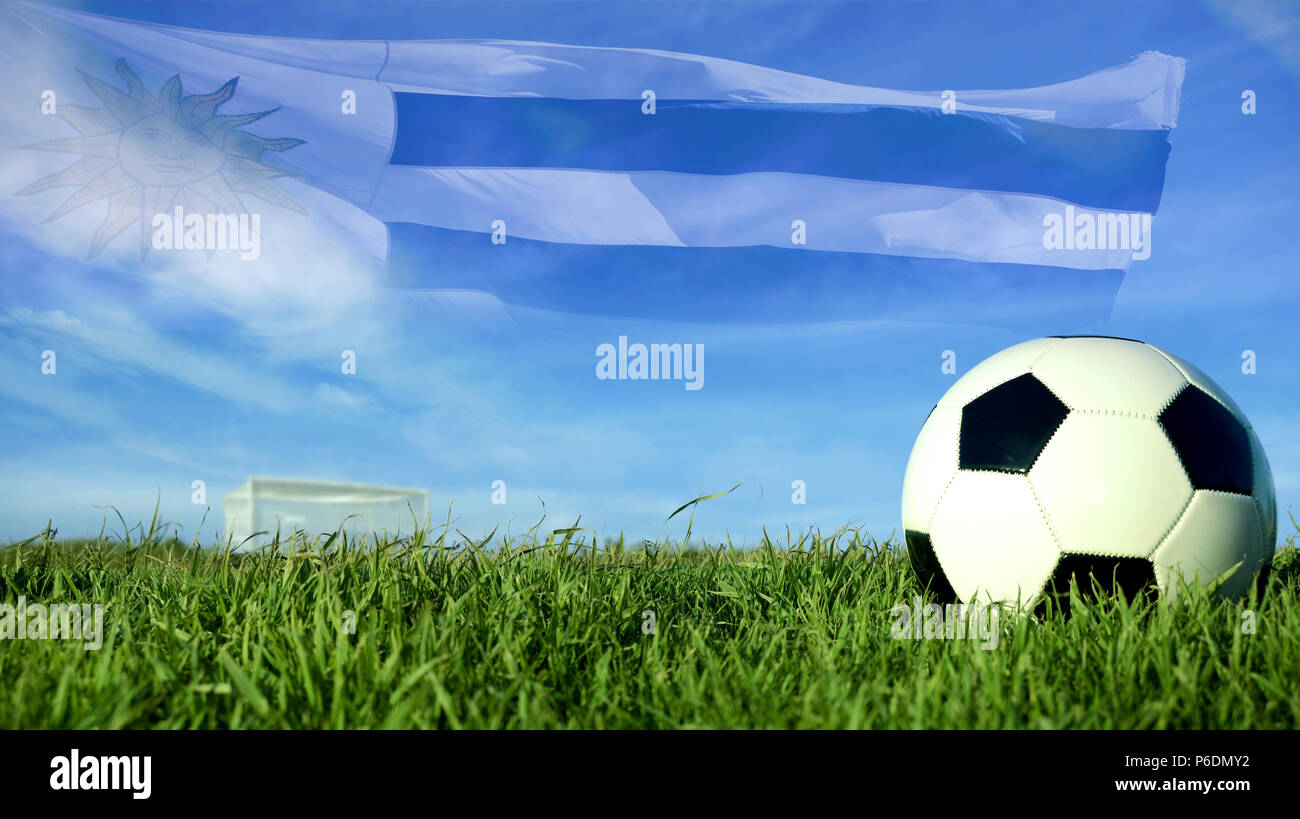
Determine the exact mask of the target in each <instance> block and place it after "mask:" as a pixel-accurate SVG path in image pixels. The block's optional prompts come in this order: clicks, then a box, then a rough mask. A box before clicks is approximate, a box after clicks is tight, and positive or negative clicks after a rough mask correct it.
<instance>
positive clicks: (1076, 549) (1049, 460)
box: [1029, 413, 1192, 557]
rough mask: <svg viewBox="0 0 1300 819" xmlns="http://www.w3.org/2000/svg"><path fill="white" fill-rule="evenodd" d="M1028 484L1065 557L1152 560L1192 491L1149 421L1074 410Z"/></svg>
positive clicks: (1167, 445) (1157, 428)
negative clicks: (1038, 499) (1095, 556)
mask: <svg viewBox="0 0 1300 819" xmlns="http://www.w3.org/2000/svg"><path fill="white" fill-rule="evenodd" d="M1029 481H1030V483H1032V484H1033V486H1034V489H1035V490H1037V492H1038V497H1039V498H1041V499H1042V502H1043V509H1044V511H1045V512H1046V514H1047V519H1048V520H1049V521H1050V522H1051V524H1052V529H1053V530H1054V531H1055V532H1056V537H1057V540H1058V541H1059V542H1060V544H1061V551H1062V552H1065V553H1067V554H1089V555H1112V556H1115V557H1148V556H1149V555H1150V554H1151V552H1152V551H1154V550H1155V548H1156V546H1158V545H1160V539H1161V538H1162V537H1164V535H1165V533H1166V532H1168V531H1169V528H1170V527H1171V526H1173V525H1174V522H1175V521H1177V520H1178V516H1179V515H1180V514H1181V513H1182V511H1183V509H1184V508H1185V507H1186V506H1187V502H1188V500H1190V499H1191V496H1192V484H1191V482H1190V481H1188V480H1187V475H1186V473H1185V472H1184V471H1183V467H1182V464H1181V463H1179V460H1178V454H1177V453H1176V452H1175V451H1174V447H1173V445H1172V444H1170V443H1169V439H1168V438H1167V437H1165V434H1164V432H1162V431H1161V429H1160V425H1159V424H1158V423H1157V422H1156V421H1155V420H1154V419H1151V418H1143V417H1138V416H1126V415H1111V414H1106V413H1096V414H1081V413H1071V414H1070V415H1069V416H1068V417H1067V418H1066V419H1065V422H1064V423H1062V424H1061V428H1060V429H1058V430H1057V431H1056V435H1054V436H1053V437H1052V440H1051V441H1050V442H1049V443H1048V444H1047V448H1046V449H1044V450H1043V453H1042V454H1041V455H1039V456H1038V461H1037V462H1036V463H1035V464H1034V466H1033V468H1032V469H1030V470H1029Z"/></svg>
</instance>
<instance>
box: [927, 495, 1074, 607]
mask: <svg viewBox="0 0 1300 819" xmlns="http://www.w3.org/2000/svg"><path fill="white" fill-rule="evenodd" d="M930 541H931V544H932V546H933V547H934V553H935V555H936V556H937V557H938V559H939V563H940V564H941V565H942V566H943V571H944V574H945V575H946V576H947V578H948V582H949V583H950V584H951V585H952V588H953V590H954V591H956V592H957V596H958V597H959V598H960V599H961V600H963V601H967V602H969V601H971V600H978V601H979V602H989V601H992V602H998V603H1015V602H1016V601H1017V599H1019V601H1020V602H1021V603H1023V604H1024V605H1026V606H1028V605H1032V604H1033V603H1034V602H1035V601H1036V600H1037V597H1038V593H1039V592H1040V591H1042V589H1043V587H1044V585H1046V583H1047V579H1048V578H1049V577H1051V575H1052V570H1053V569H1055V568H1056V561H1057V558H1058V556H1059V555H1058V553H1057V549H1056V543H1055V542H1054V541H1053V539H1052V532H1051V530H1050V529H1049V528H1048V526H1047V522H1046V521H1045V520H1044V519H1043V515H1042V512H1041V511H1039V508H1038V501H1036V500H1035V499H1034V493H1033V491H1032V490H1031V489H1030V488H1029V482H1028V481H1027V480H1025V477H1024V476H1023V475H1010V474H1006V473H1002V472H958V473H957V475H956V477H954V478H953V479H952V483H951V484H950V485H949V486H948V491H947V492H945V493H944V495H943V498H942V499H941V500H940V501H939V509H938V511H937V512H935V515H934V521H933V522H932V524H931V526H930Z"/></svg>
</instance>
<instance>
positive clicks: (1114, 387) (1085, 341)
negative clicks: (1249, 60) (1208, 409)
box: [1030, 338, 1187, 417]
mask: <svg viewBox="0 0 1300 819" xmlns="http://www.w3.org/2000/svg"><path fill="white" fill-rule="evenodd" d="M1030 372H1032V373H1033V374H1034V376H1035V377H1037V378H1038V380H1040V381H1042V382H1043V383H1044V384H1046V385H1047V388H1048V389H1049V390H1051V391H1052V392H1053V393H1055V394H1056V397H1057V398H1059V399H1061V401H1062V402H1063V403H1065V405H1066V406H1068V407H1069V408H1070V409H1072V410H1118V411H1122V412H1134V413H1141V414H1144V415H1150V416H1152V417H1154V416H1156V415H1158V414H1159V413H1160V411H1161V410H1162V409H1164V408H1165V406H1166V405H1167V404H1168V403H1169V402H1170V401H1172V400H1173V398H1174V396H1175V395H1177V394H1178V391H1179V390H1181V389H1182V388H1183V387H1184V386H1186V384H1187V379H1186V378H1184V377H1183V374H1182V373H1181V372H1179V371H1178V368H1177V367H1175V366H1174V365H1173V364H1171V363H1170V362H1169V360H1168V359H1166V358H1165V357H1164V356H1162V355H1161V354H1160V353H1159V352H1157V351H1156V350H1155V349H1154V348H1152V347H1148V346H1147V345H1145V344H1143V343H1141V342H1139V341H1125V340H1123V339H1118V338H1067V339H1065V340H1063V342H1062V343H1061V344H1058V345H1056V346H1054V347H1052V348H1051V349H1050V350H1048V351H1047V352H1046V353H1044V354H1043V356H1042V357H1041V358H1040V359H1039V360H1038V361H1037V363H1035V364H1034V366H1033V368H1032V369H1031V370H1030Z"/></svg>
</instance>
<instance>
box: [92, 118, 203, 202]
mask: <svg viewBox="0 0 1300 819" xmlns="http://www.w3.org/2000/svg"><path fill="white" fill-rule="evenodd" d="M117 157H118V162H120V163H121V164H122V170H124V171H126V172H127V174H128V175H129V176H131V178H133V179H135V180H136V181H137V182H139V183H141V184H143V185H160V186H170V185H185V184H188V183H190V182H197V181H198V180H200V179H202V178H204V177H205V176H208V175H209V174H211V173H212V172H213V171H215V170H217V169H218V168H220V167H221V165H222V164H223V163H224V162H225V161H226V156H225V154H224V153H222V152H221V149H220V148H218V147H217V146H216V145H215V144H213V142H212V140H210V139H208V138H207V137H205V136H203V135H202V134H200V133H197V132H196V131H191V130H190V129H189V128H186V127H185V126H183V125H181V124H180V123H178V122H174V121H172V120H170V119H168V118H167V117H164V116H163V115H161V114H153V115H151V116H147V117H145V118H144V119H142V120H140V121H139V122H136V123H134V124H133V125H131V126H130V127H129V128H127V129H126V130H125V131H123V132H122V138H121V140H120V141H119V142H118V146H117Z"/></svg>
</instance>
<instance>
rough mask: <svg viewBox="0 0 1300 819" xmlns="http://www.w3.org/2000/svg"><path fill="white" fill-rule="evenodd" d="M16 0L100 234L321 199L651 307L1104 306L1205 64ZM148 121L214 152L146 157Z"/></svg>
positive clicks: (495, 268) (363, 243)
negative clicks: (982, 57) (1026, 65)
mask: <svg viewBox="0 0 1300 819" xmlns="http://www.w3.org/2000/svg"><path fill="white" fill-rule="evenodd" d="M9 11H10V12H11V16H10V19H9V20H7V21H5V23H4V25H5V26H6V27H7V28H8V29H9V30H10V32H11V33H12V32H13V31H14V30H22V31H28V32H30V34H29V36H31V37H33V38H35V37H37V36H39V37H40V38H44V41H45V42H46V43H47V44H48V48H49V49H50V50H51V53H52V59H55V60H59V61H62V62H63V63H65V64H71V65H75V66H76V67H77V68H78V69H79V71H80V72H81V75H82V82H83V83H84V84H83V85H82V86H81V87H80V88H76V89H73V88H68V89H64V96H63V97H62V98H63V99H70V98H73V99H77V100H78V104H77V105H67V104H64V105H61V106H60V109H59V116H60V117H61V118H63V119H64V120H66V121H67V123H68V124H69V125H71V126H72V129H75V135H70V136H65V137H63V138H60V139H54V140H47V141H45V142H42V143H37V144H35V145H32V146H29V147H32V148H37V149H41V150H52V151H62V152H66V153H71V154H79V155H80V157H81V159H79V160H78V161H77V163H76V164H75V165H73V166H71V167H69V168H68V169H66V170H64V171H62V172H60V173H59V174H54V175H51V176H49V177H47V178H44V179H39V180H33V182H32V183H31V184H30V185H28V186H27V187H25V188H24V189H23V190H22V191H19V193H25V194H31V193H36V192H39V191H42V190H45V189H48V188H51V187H73V188H75V190H73V191H72V193H71V198H70V199H69V200H68V201H67V202H65V203H64V205H63V206H61V207H60V208H59V211H56V213H55V214H54V215H55V216H56V217H57V216H58V215H61V213H63V212H66V210H65V209H70V208H73V207H80V206H82V205H86V204H89V203H91V202H98V201H100V200H104V201H107V202H108V203H109V213H108V215H107V217H106V218H105V222H104V224H103V225H101V226H100V229H99V230H98V231H97V232H96V233H95V235H94V237H87V238H88V240H91V250H92V252H98V251H99V250H100V249H102V248H103V247H105V246H106V245H107V244H109V243H111V242H115V241H128V240H127V239H123V238H119V237H120V236H121V234H123V233H128V235H130V234H129V231H130V229H131V228H132V227H133V226H135V225H137V224H146V223H148V222H149V219H150V217H151V215H152V214H154V213H157V212H166V211H167V210H168V209H169V208H171V207H174V206H178V205H180V206H184V207H186V208H187V209H188V210H190V211H194V210H200V211H206V212H214V211H215V212H221V213H232V212H241V211H244V210H248V209H251V207H252V206H253V204H254V202H255V203H256V206H257V207H259V208H260V207H262V206H263V205H264V204H265V205H267V206H268V208H267V209H274V208H286V209H295V208H296V209H306V210H310V211H311V212H312V214H313V218H316V219H319V220H324V221H326V222H328V223H329V224H330V225H332V226H333V227H334V228H335V229H336V230H337V231H338V232H340V233H342V234H345V235H347V236H349V237H350V239H351V241H352V242H354V243H355V245H356V246H357V247H359V248H362V249H364V251H365V253H367V254H368V255H369V256H370V257H371V258H373V260H374V261H375V262H376V263H377V264H378V265H380V266H381V267H382V269H383V270H384V271H385V276H386V284H387V286H389V287H391V288H397V289H401V290H404V291H408V292H410V293H431V292H432V293H438V292H448V293H450V292H467V291H468V292H477V293H484V294H489V295H490V296H491V297H492V298H495V299H499V300H500V302H502V303H504V304H505V305H511V306H517V307H521V308H541V309H543V310H548V311H558V312H560V313H563V314H579V315H604V316H624V317H629V318H644V319H667V320H685V321H709V322H717V321H722V322H788V321H828V320H864V319H889V320H917V321H955V322H964V323H983V324H992V325H999V326H1007V327H1021V326H1024V325H1025V324H1026V323H1027V321H1026V319H1027V317H1032V319H1033V321H1034V322H1036V323H1039V324H1041V323H1043V322H1048V323H1050V326H1052V327H1056V328H1077V327H1085V326H1095V325H1096V324H1098V323H1099V322H1104V321H1105V320H1106V318H1107V317H1108V315H1109V311H1110V307H1111V305H1112V303H1113V300H1114V297H1115V294H1116V291H1117V289H1118V287H1119V285H1120V283H1121V281H1122V279H1123V276H1124V272H1125V270H1126V269H1127V268H1128V265H1129V264H1130V262H1132V261H1133V260H1135V259H1137V260H1141V259H1144V258H1146V257H1147V256H1148V255H1149V254H1150V252H1151V217H1152V215H1154V214H1155V212H1156V209H1157V207H1158V205H1159V202H1160V195H1161V190H1162V187H1163V184H1164V174H1165V164H1166V160H1167V157H1168V154H1169V150H1170V149H1169V142H1168V135H1169V132H1170V130H1171V129H1172V128H1173V127H1174V125H1175V121H1176V118H1177V114H1178V100H1179V92H1180V88H1181V85H1182V81H1183V73H1184V61H1183V60H1181V59H1179V58H1175V57H1170V56H1167V55H1164V54H1160V53H1157V52H1146V53H1144V54H1141V55H1139V56H1138V57H1136V58H1134V59H1133V60H1132V61H1131V62H1129V63H1127V64H1125V65H1121V66H1118V67H1114V68H1109V69H1106V70H1102V71H1098V72H1096V73H1094V74H1090V75H1088V76H1085V77H1082V78H1079V79H1075V80H1071V81H1068V82H1061V83H1057V84H1054V85H1047V86H1043V87H1039V88H1029V89H1020V90H1005V91H963V90H953V91H934V92H911V91H891V90H885V89H879V88H871V87H866V86H856V85H846V84H843V83H839V82H832V81H829V80H823V79H818V78H815V77H809V76H803V75H799V74H792V73H788V72H785V71H780V70H776V69H771V68H764V67H761V66H755V65H748V64H744V63H738V62H733V61H730V60H723V59H716V58H711V57H707V56H699V55H692V54H682V53H675V52H668V51H655V50H647V49H637V48H607V47H599V48H597V47H586V46H581V45H559V44H552V43H536V42H515V41H500V40H420V41H402V40H389V41H339V40H311V39H297V38H286V37H266V36H250V35H235V34H224V33H219V32H211V31H199V30H193V29H184V28H176V27H170V26H164V25H156V24H146V23H138V22H133V21H127V20H120V19H113V18H108V17H103V16H99V15H94V14H86V13H79V12H74V11H69V10H66V9H62V8H56V7H47V6H43V5H39V4H32V3H25V2H20V3H14V4H12V5H11V6H9ZM169 78H170V79H169ZM82 103H84V104H82ZM158 122H166V123H168V124H167V125H166V126H165V127H163V126H158V125H157V123H158ZM147 123H154V125H153V126H150V127H149V128H146V127H144V124H147ZM146 131H153V132H160V133H162V136H161V137H159V136H157V135H153V136H150V135H149V134H146V133H145V132H146ZM68 133H69V134H71V131H69V132H68ZM145 138H148V139H155V140H156V139H167V140H170V141H173V142H174V143H175V144H177V145H181V144H187V145H191V146H192V150H190V149H186V150H189V153H186V152H185V150H180V149H178V153H177V154H176V155H175V156H172V157H171V159H168V160H167V162H166V163H164V164H161V165H159V164H157V163H154V164H153V165H149V164H148V163H142V162H134V164H133V162H132V161H129V159H130V157H131V156H134V155H135V154H133V153H132V151H135V152H137V153H139V151H140V150H143V149H138V148H137V147H134V146H137V144H138V143H139V141H140V140H141V139H145ZM182 154H184V156H183V157H181V158H179V159H178V158H177V157H180V156H181V155H182ZM169 156H170V155H169ZM291 184H292V185H299V186H301V185H303V184H305V185H307V186H310V188H311V189H312V192H313V193H312V196H310V197H302V196H299V195H296V194H294V193H293V191H291V190H290V189H289V188H288V187H286V186H289V185H291ZM7 193H12V192H7ZM140 235H141V236H143V235H144V234H143V232H142V233H141V234H140ZM142 241H143V239H142Z"/></svg>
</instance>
